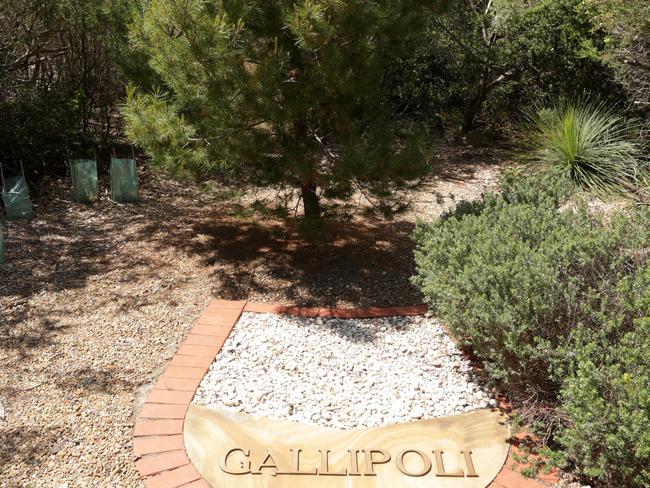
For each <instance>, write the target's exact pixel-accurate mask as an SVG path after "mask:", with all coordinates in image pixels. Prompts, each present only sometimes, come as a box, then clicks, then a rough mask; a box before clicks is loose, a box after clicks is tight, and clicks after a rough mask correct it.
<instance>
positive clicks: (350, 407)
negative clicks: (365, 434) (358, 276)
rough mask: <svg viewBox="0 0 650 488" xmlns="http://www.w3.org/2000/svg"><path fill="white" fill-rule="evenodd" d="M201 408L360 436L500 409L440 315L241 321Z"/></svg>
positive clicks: (201, 395) (200, 394) (248, 317)
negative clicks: (359, 431) (362, 430)
mask: <svg viewBox="0 0 650 488" xmlns="http://www.w3.org/2000/svg"><path fill="white" fill-rule="evenodd" d="M194 403H197V404H201V405H206V406H213V407H219V408H223V407H226V408H229V409H232V410H235V411H238V412H243V413H249V414H253V415H260V416H267V417H271V418H275V419H285V420H291V421H296V422H308V423H315V424H319V425H321V426H324V427H334V428H341V429H352V428H358V427H372V426H378V425H386V424H392V423H398V422H404V421H410V420H415V419H427V418H433V417H442V416H446V415H453V414H457V413H461V412H468V411H471V410H476V409H479V408H486V407H489V406H494V405H496V402H495V400H494V399H492V398H490V397H489V395H488V393H487V392H486V391H485V389H483V388H482V387H481V386H480V385H479V384H478V382H477V380H476V379H475V378H474V377H473V375H472V372H471V368H470V364H469V362H468V361H467V360H466V359H465V358H464V356H463V355H462V353H461V352H460V351H459V350H458V348H457V347H456V345H455V344H454V342H453V341H452V340H451V338H450V337H449V336H448V335H447V333H446V332H445V331H444V329H443V328H442V327H441V326H440V325H439V324H438V323H437V322H436V321H435V319H432V318H426V317H392V318H377V319H364V320H359V319H345V320H343V319H306V318H297V317H288V316H281V315H267V314H253V313H246V314H243V315H242V317H241V319H240V320H239V322H238V323H237V325H236V326H235V328H234V330H233V332H232V334H231V336H230V337H229V339H228V341H227V342H226V343H225V344H224V347H223V348H222V350H221V352H220V353H219V354H218V356H217V357H216V359H215V361H214V363H213V364H212V366H211V367H210V370H209V372H208V374H207V375H206V376H205V378H204V379H203V381H202V383H201V386H200V387H199V389H198V391H197V393H196V396H195V398H194Z"/></svg>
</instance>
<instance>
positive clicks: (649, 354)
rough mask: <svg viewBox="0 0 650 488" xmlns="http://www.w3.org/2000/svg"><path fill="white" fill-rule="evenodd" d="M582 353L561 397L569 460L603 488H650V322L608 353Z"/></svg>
mask: <svg viewBox="0 0 650 488" xmlns="http://www.w3.org/2000/svg"><path fill="white" fill-rule="evenodd" d="M645 286H646V290H649V289H650V269H649V270H648V271H646V277H645ZM646 293H647V292H646ZM576 350H577V351H578V355H579V360H578V361H577V368H576V371H575V372H574V373H572V374H570V375H569V376H567V378H566V380H565V382H564V386H563V389H562V394H561V399H562V403H561V406H560V409H561V411H562V412H563V414H564V415H566V417H567V419H568V420H569V422H568V424H567V426H566V427H565V428H564V429H563V430H562V431H561V432H560V434H559V435H558V440H559V442H560V445H561V446H562V448H563V449H564V452H563V457H564V459H565V460H566V462H567V463H569V464H570V465H573V466H574V467H575V470H576V471H577V472H578V473H580V474H582V475H583V476H585V477H587V478H588V479H593V480H598V481H600V482H601V483H602V485H603V486H607V487H614V486H621V487H623V486H625V487H630V488H632V487H645V488H647V487H649V486H650V317H646V318H644V319H640V320H639V321H638V322H637V324H636V327H635V328H634V329H633V330H632V331H630V332H628V333H627V334H625V335H624V336H623V337H622V338H621V340H619V341H618V342H615V343H612V344H611V345H610V347H608V348H606V349H604V348H602V347H600V346H599V345H597V344H594V343H592V342H587V343H586V344H579V345H578V347H577V348H576ZM594 351H598V352H597V353H596V354H595V356H596V357H592V356H593V355H594Z"/></svg>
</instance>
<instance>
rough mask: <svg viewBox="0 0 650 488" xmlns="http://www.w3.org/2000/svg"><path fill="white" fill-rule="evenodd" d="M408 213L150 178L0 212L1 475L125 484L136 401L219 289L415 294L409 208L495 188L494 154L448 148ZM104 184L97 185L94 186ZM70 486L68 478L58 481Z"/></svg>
mask: <svg viewBox="0 0 650 488" xmlns="http://www.w3.org/2000/svg"><path fill="white" fill-rule="evenodd" d="M444 158H445V163H446V165H445V168H447V169H446V171H445V173H443V174H442V175H441V176H440V177H436V178H430V179H429V180H428V181H426V182H425V184H424V185H423V186H422V187H421V189H420V190H418V191H415V192H413V193H412V194H411V195H410V198H411V199H412V208H411V210H410V211H409V212H407V213H405V214H403V215H399V216H396V217H394V218H393V219H391V220H386V219H379V218H377V219H365V220H364V219H362V218H355V219H354V220H352V221H351V222H348V223H345V224H343V223H337V222H335V221H334V222H330V223H328V224H327V226H326V227H325V229H324V230H323V232H322V235H321V237H320V239H319V240H306V239H304V238H302V237H300V234H299V233H298V231H297V227H298V225H297V222H296V221H294V220H291V219H288V220H287V219H279V218H276V217H274V216H273V212H268V213H265V212H264V209H263V208H261V210H260V207H259V206H257V207H256V208H257V209H258V210H257V211H251V210H250V205H249V204H250V198H249V197H247V196H243V197H241V198H240V199H239V200H235V201H227V202H220V201H218V200H215V199H214V198H213V197H212V196H211V195H209V194H206V193H205V192H202V191H201V190H200V189H199V188H197V187H194V186H188V185H180V184H175V183H170V182H161V181H160V180H158V179H157V178H155V177H153V176H151V175H149V176H145V175H143V185H142V192H141V202H140V203H138V204H134V205H119V204H116V203H113V202H111V201H110V200H109V198H108V195H107V194H106V193H105V192H104V193H103V194H102V195H101V197H100V200H99V201H98V202H97V203H95V204H94V205H92V206H83V205H79V204H76V203H74V202H72V200H71V195H70V190H69V185H68V182H67V181H52V182H50V185H49V186H48V188H47V191H46V192H45V193H44V195H43V196H42V198H41V199H40V200H39V202H38V204H39V205H38V207H37V215H36V217H35V218H34V219H33V220H31V221H27V222H5V223H4V225H5V240H6V244H5V245H6V259H7V262H6V263H5V264H4V265H2V266H0V402H1V404H2V405H3V406H4V410H5V418H4V420H2V419H1V418H0V486H1V487H3V488H4V487H13V486H25V487H55V488H63V487H69V488H72V487H93V488H95V487H103V486H106V487H133V486H139V482H138V479H137V476H136V472H135V470H134V467H133V463H132V461H133V459H132V453H131V432H132V428H133V411H134V408H135V404H136V403H137V399H138V397H139V392H140V393H141V392H142V391H143V390H144V389H145V388H146V387H147V385H149V384H150V383H151V382H152V380H154V379H155V378H156V376H157V375H158V374H159V372H160V370H161V368H162V366H164V364H165V362H166V361H167V360H168V359H169V358H171V357H172V355H173V354H174V352H175V350H176V348H177V346H178V344H179V343H180V341H181V340H182V339H183V338H184V336H185V334H186V332H187V331H188V330H189V328H190V327H191V325H192V322H193V321H194V319H195V318H196V317H197V316H198V315H199V313H200V311H201V310H202V309H203V308H204V307H205V306H206V305H207V303H208V302H209V301H210V300H211V299H212V298H214V297H219V298H226V299H250V300H255V301H276V302H283V303H294V304H299V305H305V306H332V307H353V306H354V307H366V306H398V305H412V304H417V303H420V302H421V301H422V298H421V296H420V294H419V292H418V291H417V290H416V289H415V288H414V287H413V286H412V285H411V284H410V282H409V278H410V276H411V275H412V274H413V258H412V252H413V243H412V241H411V239H410V233H411V232H412V229H413V225H414V224H413V223H414V221H415V219H416V218H423V219H425V220H431V219H433V218H435V217H437V216H438V215H439V214H440V213H441V212H442V211H443V210H444V209H445V208H449V207H450V206H452V205H453V204H454V202H455V201H458V200H460V199H463V198H475V197H476V196H478V195H479V194H480V193H481V192H482V191H483V190H484V189H485V188H486V187H491V186H493V185H494V184H495V181H496V178H497V175H498V173H499V170H500V166H499V165H498V164H495V161H496V160H498V154H497V155H496V156H495V154H494V153H493V152H492V151H482V152H481V151H475V150H468V149H463V148H447V150H446V151H445V156H444ZM106 187H107V185H106V184H103V185H102V188H106ZM66 483H67V484H66Z"/></svg>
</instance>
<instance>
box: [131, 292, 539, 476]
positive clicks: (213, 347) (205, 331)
mask: <svg viewBox="0 0 650 488" xmlns="http://www.w3.org/2000/svg"><path fill="white" fill-rule="evenodd" d="M426 311H427V307H426V305H418V306H412V307H394V308H363V309H339V308H308V307H293V306H284V305H277V304H268V303H255V302H246V301H231V300H213V301H212V302H211V303H210V305H209V306H208V308H206V309H205V311H204V312H203V313H202V314H201V316H200V317H199V318H198V320H197V321H196V323H195V324H194V327H193V328H192V330H190V332H189V334H188V336H187V338H186V339H185V341H184V342H183V344H182V345H181V346H180V348H179V349H178V351H177V352H176V354H175V355H174V357H173V358H172V359H171V361H170V362H169V364H168V365H167V368H166V369H165V371H164V372H163V374H162V375H161V377H160V378H159V379H158V381H157V382H156V384H155V386H154V388H153V390H152V391H151V392H150V393H149V395H148V397H147V400H146V403H145V404H144V406H143V408H142V411H141V412H140V415H139V417H138V420H137V422H136V424H135V428H134V430H133V454H134V456H135V459H136V461H135V465H136V468H137V470H138V472H139V473H140V476H141V478H142V480H143V482H144V486H145V487H146V488H211V487H210V485H209V484H208V483H207V482H206V481H205V480H204V479H203V478H202V477H201V475H200V474H199V472H198V471H197V470H196V469H195V468H194V466H193V465H192V463H191V461H190V460H189V458H188V456H187V452H186V451H185V444H184V441H183V424H184V421H185V414H186V413H187V409H188V408H189V406H190V404H191V403H192V399H193V398H194V394H195V392H196V390H197V388H198V387H199V384H200V383H201V380H202V379H203V376H205V374H206V373H207V371H208V368H209V367H210V365H211V364H212V362H213V361H214V359H215V357H216V355H217V354H218V352H219V351H220V350H221V347H222V346H223V344H224V342H225V341H226V339H227V338H228V336H229V335H230V332H231V331H232V329H233V327H234V326H235V324H236V323H237V321H238V320H239V317H240V316H241V314H242V312H254V313H274V314H286V315H294V316H301V317H308V318H316V317H323V318H350V319H351V318H358V319H363V318H374V317H395V316H413V315H423V314H424V313H426ZM511 451H512V449H511ZM511 464H512V452H511V454H510V455H509V457H508V460H507V461H506V463H505V465H504V467H503V468H502V469H501V472H500V473H499V474H498V476H497V477H496V479H495V480H494V481H493V482H492V483H491V484H490V485H489V487H488V488H542V487H543V486H544V485H542V484H541V483H539V482H537V481H533V480H530V479H527V478H524V477H523V476H521V475H520V474H519V473H518V472H517V471H513V470H512V469H511V468H510V467H509V466H510V465H511Z"/></svg>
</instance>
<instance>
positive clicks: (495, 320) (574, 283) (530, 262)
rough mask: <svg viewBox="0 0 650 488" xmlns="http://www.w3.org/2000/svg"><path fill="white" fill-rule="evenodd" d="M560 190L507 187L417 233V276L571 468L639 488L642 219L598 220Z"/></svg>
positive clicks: (646, 273)
mask: <svg viewBox="0 0 650 488" xmlns="http://www.w3.org/2000/svg"><path fill="white" fill-rule="evenodd" d="M569 195H570V193H569V192H568V191H567V188H566V185H565V184H564V183H563V181H562V180H554V181H553V180H550V179H543V178H540V177H529V178H526V179H517V178H510V179H506V181H505V183H504V187H503V191H502V192H501V193H500V194H487V195H485V196H484V197H483V198H482V200H480V201H478V202H475V203H472V204H467V203H465V204H462V205H459V206H458V208H457V209H456V210H455V211H453V212H451V213H450V214H448V215H446V216H445V217H444V218H443V219H441V220H440V221H438V222H436V223H433V224H431V225H419V226H418V227H417V230H416V232H415V239H416V242H417V250H416V264H417V275H416V276H415V277H414V278H413V281H414V283H415V284H416V285H417V286H419V287H420V288H421V289H422V291H423V293H424V296H425V299H426V301H427V302H428V304H429V305H430V308H431V310H432V312H433V313H435V314H437V315H438V316H439V317H440V318H441V319H442V320H443V321H445V322H446V323H447V324H448V326H449V327H450V329H451V331H452V332H453V333H454V334H455V335H456V337H458V338H459V340H461V341H463V342H464V343H465V344H466V345H468V346H470V347H471V348H472V350H473V351H474V352H475V353H476V355H477V356H478V357H479V358H480V359H481V360H482V361H483V362H484V364H485V367H486V370H487V372H488V373H489V374H490V375H491V377H492V378H493V379H494V380H495V381H496V382H498V383H500V384H501V385H502V386H503V387H504V388H506V389H508V391H509V393H510V395H511V396H512V397H513V399H517V398H519V399H524V398H532V399H534V401H535V402H539V404H543V405H544V406H545V409H546V414H545V418H546V419H547V420H548V419H552V420H553V422H561V424H562V425H563V426H564V428H563V429H562V430H561V432H560V434H559V436H558V437H557V440H559V441H560V446H561V452H560V454H561V455H563V456H564V458H565V460H566V462H567V464H569V465H573V466H574V467H575V468H576V469H577V471H578V472H580V473H582V474H584V475H585V476H587V477H589V478H592V479H594V480H597V481H600V482H603V483H605V484H604V485H603V486H626V487H637V486H638V487H647V486H648V484H647V481H648V470H647V467H646V466H647V462H648V460H650V457H649V456H650V412H649V406H650V398H649V395H648V382H649V381H650V360H649V359H650V352H649V351H650V348H649V347H648V344H647V342H648V338H647V337H648V323H647V321H648V319H647V317H650V298H649V297H650V292H649V290H650V267H649V266H648V259H649V256H648V255H649V252H648V250H649V249H650V232H648V229H649V228H650V227H649V225H648V224H649V223H650V219H649V218H648V214H647V212H646V213H641V212H640V213H634V212H632V213H633V215H627V216H623V215H618V216H611V215H610V218H609V219H608V221H607V222H603V221H601V220H600V219H599V218H596V217H595V216H594V215H591V214H590V213H589V212H588V211H587V210H586V207H584V206H583V205H580V204H579V203H576V201H575V200H576V199H575V198H571V200H570V201H569V202H567V198H568V197H569ZM549 406H550V408H551V409H553V408H554V407H557V410H555V414H551V415H549V414H548V407H549ZM613 480H616V484H611V483H613Z"/></svg>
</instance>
